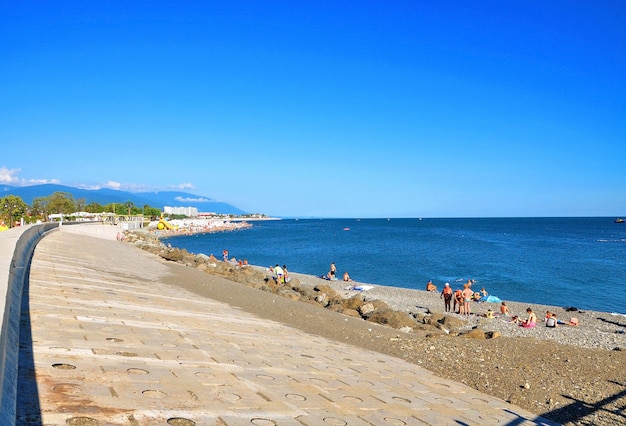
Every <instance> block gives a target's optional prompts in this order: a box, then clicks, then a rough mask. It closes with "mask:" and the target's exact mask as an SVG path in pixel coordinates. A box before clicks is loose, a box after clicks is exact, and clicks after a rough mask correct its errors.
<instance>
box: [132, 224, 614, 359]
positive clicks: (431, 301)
mask: <svg viewBox="0 0 626 426" xmlns="http://www.w3.org/2000/svg"><path fill="white" fill-rule="evenodd" d="M224 225H225V226H223V227H222V228H218V229H215V230H213V231H212V232H228V231H233V230H238V229H243V228H246V227H248V226H252V225H250V224H246V223H245V222H238V223H237V224H228V223H224ZM231 225H235V226H234V227H232V226H231ZM192 229H193V228H192ZM155 231H157V232H155ZM141 232H145V233H147V234H151V235H153V236H154V237H156V239H157V240H159V241H160V240H161V239H167V238H168V237H175V236H177V235H186V234H183V233H180V231H165V232H168V234H165V235H163V234H162V233H163V231H159V230H148V229H145V228H144V230H143V231H141ZM169 232H172V233H171V234H170V233H169ZM203 232H208V231H206V230H200V231H197V232H194V233H203ZM162 244H163V242H162ZM167 245H168V246H169V244H167ZM200 254H202V253H195V255H200ZM205 255H206V254H205ZM248 267H251V268H254V269H255V270H258V271H262V272H265V271H266V270H267V268H266V267H263V266H260V265H249V266H248ZM289 274H290V276H291V277H293V278H297V279H298V280H299V281H300V283H301V284H303V285H305V286H307V287H309V288H313V287H315V286H316V285H320V284H323V285H328V286H330V287H331V288H332V289H333V290H335V291H336V292H337V293H338V294H340V295H341V296H342V297H344V298H349V297H352V296H354V295H357V294H361V295H362V296H363V297H364V298H365V299H366V300H368V301H371V300H375V299H378V300H381V301H383V302H385V303H387V304H388V305H389V306H390V307H391V308H392V309H394V310H396V311H400V312H406V313H407V314H411V315H414V314H417V313H427V312H432V313H437V314H444V303H443V300H441V299H440V298H439V296H440V293H439V292H436V293H435V292H427V291H426V290H418V289H409V288H404V287H395V286H388V285H383V284H373V283H363V282H359V281H350V282H345V281H342V280H334V281H329V280H325V279H321V278H319V277H317V276H315V275H310V274H304V273H299V272H293V271H289ZM361 286H370V287H373V288H371V289H370V290H366V291H354V290H347V288H348V287H361ZM502 300H503V301H505V302H506V303H507V305H508V307H509V311H510V315H509V317H508V318H507V317H502V316H499V315H498V314H499V312H500V304H499V303H487V302H482V303H479V302H472V304H471V312H472V315H470V316H464V315H459V314H456V313H445V315H447V316H450V317H452V318H455V319H457V320H459V321H463V322H465V325H464V326H461V327H460V328H459V329H460V330H461V331H463V332H468V331H470V330H471V329H473V328H477V327H478V328H480V329H481V330H484V331H485V332H497V333H499V335H501V336H505V337H521V338H528V337H531V338H536V339H539V340H546V341H556V342H559V343H562V344H566V345H571V346H579V347H583V348H588V349H602V350H615V349H616V348H617V349H620V350H626V334H625V333H626V314H619V313H614V312H604V311H595V310H585V309H582V310H577V311H573V312H568V311H566V310H565V309H566V308H567V307H563V306H556V305H550V304H539V303H529V302H518V301H509V300H505V299H502ZM528 307H530V308H531V309H532V310H533V312H534V313H535V314H536V315H537V326H536V327H534V328H532V329H526V328H523V327H520V326H517V325H516V324H514V323H511V322H510V319H511V318H512V317H513V316H518V317H520V318H522V319H525V318H526V316H527V315H526V309H527V308H528ZM488 309H491V310H492V311H493V312H494V313H496V317H495V318H493V319H488V318H486V317H485V316H484V315H485V314H486V312H487V310H488ZM546 311H550V312H551V313H555V314H556V315H557V317H558V319H559V320H562V321H566V322H567V321H569V320H570V319H571V318H577V319H578V321H579V325H578V326H570V325H560V326H558V327H556V328H549V327H546V326H545V324H544V322H543V320H544V317H545V314H546Z"/></svg>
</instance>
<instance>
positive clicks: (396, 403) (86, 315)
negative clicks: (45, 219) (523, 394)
mask: <svg viewBox="0 0 626 426" xmlns="http://www.w3.org/2000/svg"><path fill="white" fill-rule="evenodd" d="M169 271H170V269H169V267H168V266H167V265H165V263H164V261H161V260H159V259H158V258H156V257H154V256H152V255H150V254H148V253H146V252H143V251H141V250H138V249H135V248H133V247H131V246H130V245H127V244H124V243H120V242H117V241H108V240H103V239H97V238H93V237H89V236H84V235H77V234H74V233H70V232H64V231H60V232H53V233H52V234H51V235H49V236H47V237H46V238H44V239H43V240H42V241H41V242H40V243H39V245H38V246H37V250H36V252H35V256H34V259H33V262H32V267H31V273H30V285H29V289H28V292H29V296H28V297H25V298H24V299H25V300H24V306H23V310H24V311H25V312H24V313H23V315H22V329H23V330H22V342H21V344H20V348H21V352H20V371H19V383H20V389H19V390H18V391H19V395H20V397H19V398H18V407H17V411H18V422H17V424H24V425H26V424H43V425H75V426H76V425H151V426H152V425H175V426H187V425H228V426H239V425H257V426H265V425H298V426H302V425H311V426H313V425H315V426H317V425H320V426H321V425H331V426H338V425H359V426H360V425H363V426H365V425H369V426H371V425H429V424H432V425H494V424H505V425H532V424H552V423H550V422H548V421H545V420H544V419H541V418H537V417H536V416H534V415H533V414H531V413H529V412H527V411H524V410H522V409H521V408H518V407H516V406H512V405H510V404H507V403H505V402H503V401H501V400H499V399H496V398H493V397H490V396H487V395H484V394H481V393H479V392H477V391H474V390H472V389H470V388H468V387H467V386H464V385H462V384H458V383H454V382H452V381H449V380H444V379H441V378H438V377H436V376H434V375H433V374H431V373H430V372H428V371H427V370H424V369H422V368H420V367H418V366H415V365H413V364H410V363H407V362H404V361H402V360H400V359H397V358H393V357H390V356H386V355H382V354H379V353H375V352H370V351H366V350H360V349H358V348H356V347H354V346H350V345H346V344H340V343H337V342H334V341H330V340H326V339H323V338H321V337H318V336H315V335H310V334H306V333H303V332H301V331H299V330H297V329H293V328H290V327H287V326H285V325H283V324H280V323H277V322H272V321H268V320H264V319H260V318H258V317H255V316H253V315H251V314H248V313H246V312H243V311H241V310H239V309H235V308H233V307H231V306H229V305H226V304H223V303H218V302H216V301H213V300H210V299H204V298H200V297H199V296H197V295H195V294H192V293H189V292H186V291H184V290H182V289H180V288H177V287H175V286H171V285H166V284H164V283H163V282H162V281H163V278H164V277H165V276H167V274H168V273H169ZM30 342H32V345H30Z"/></svg>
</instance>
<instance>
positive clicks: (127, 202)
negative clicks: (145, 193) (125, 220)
mask: <svg viewBox="0 0 626 426" xmlns="http://www.w3.org/2000/svg"><path fill="white" fill-rule="evenodd" d="M124 205H125V206H126V208H127V209H128V216H130V210H131V209H132V208H133V207H135V203H133V202H132V201H130V200H129V201H126V203H124Z"/></svg>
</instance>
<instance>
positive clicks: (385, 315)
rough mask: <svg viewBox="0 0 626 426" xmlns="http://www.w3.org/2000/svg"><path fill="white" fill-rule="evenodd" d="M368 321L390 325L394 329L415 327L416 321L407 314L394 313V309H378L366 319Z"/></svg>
mask: <svg viewBox="0 0 626 426" xmlns="http://www.w3.org/2000/svg"><path fill="white" fill-rule="evenodd" d="M366 319H367V321H369V322H374V323H376V324H382V325H388V326H390V327H392V328H396V329H400V328H402V327H410V328H411V329H413V328H414V327H415V321H413V319H412V318H411V317H410V316H409V315H408V314H406V313H404V312H398V311H394V310H392V309H378V310H375V311H373V312H371V313H370V314H368V315H367V317H366Z"/></svg>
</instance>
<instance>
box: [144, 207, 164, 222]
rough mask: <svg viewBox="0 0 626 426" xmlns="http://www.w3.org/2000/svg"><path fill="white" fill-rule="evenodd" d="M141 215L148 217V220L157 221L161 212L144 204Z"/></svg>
mask: <svg viewBox="0 0 626 426" xmlns="http://www.w3.org/2000/svg"><path fill="white" fill-rule="evenodd" d="M143 215H144V216H146V217H149V218H150V220H157V219H158V218H159V217H161V210H159V209H157V208H154V207H150V206H149V205H147V204H146V205H145V206H144V208H143Z"/></svg>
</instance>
